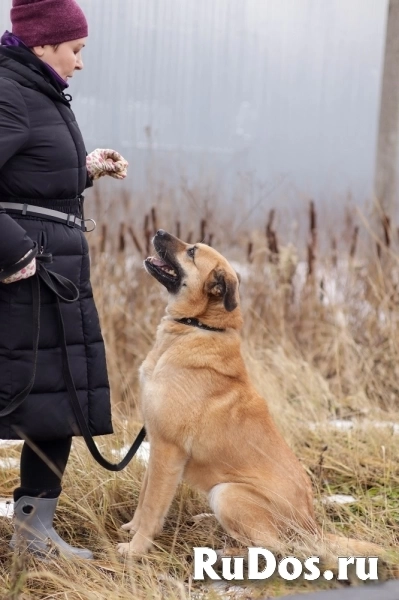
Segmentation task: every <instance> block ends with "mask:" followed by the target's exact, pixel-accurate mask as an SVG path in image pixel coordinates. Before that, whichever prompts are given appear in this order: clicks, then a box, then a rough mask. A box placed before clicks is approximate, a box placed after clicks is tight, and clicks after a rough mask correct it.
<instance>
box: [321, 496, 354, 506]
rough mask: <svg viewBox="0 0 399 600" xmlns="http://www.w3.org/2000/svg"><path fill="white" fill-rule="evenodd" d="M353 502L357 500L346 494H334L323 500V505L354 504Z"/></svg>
mask: <svg viewBox="0 0 399 600" xmlns="http://www.w3.org/2000/svg"><path fill="white" fill-rule="evenodd" d="M353 502H356V498H354V497H353V496H347V495H345V494H332V495H331V496H325V497H324V498H322V503H323V504H352V503H353Z"/></svg>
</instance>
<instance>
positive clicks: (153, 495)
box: [118, 440, 186, 555]
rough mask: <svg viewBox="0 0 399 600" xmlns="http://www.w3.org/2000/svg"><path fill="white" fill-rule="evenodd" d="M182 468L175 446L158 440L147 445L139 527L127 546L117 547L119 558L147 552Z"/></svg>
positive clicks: (180, 454) (183, 459) (183, 457)
mask: <svg viewBox="0 0 399 600" xmlns="http://www.w3.org/2000/svg"><path fill="white" fill-rule="evenodd" d="M185 464H186V455H185V453H184V452H183V451H182V450H181V449H180V448H178V447H177V446H175V445H172V444H168V443H165V442H162V441H159V440H157V441H156V442H155V441H154V442H153V443H152V444H151V451H150V459H149V462H148V468H147V472H148V478H147V485H146V488H145V493H144V497H143V500H142V505H141V507H140V513H139V515H140V517H139V518H140V523H139V527H138V529H137V531H136V533H135V535H134V536H133V539H132V541H131V542H130V543H128V544H126V543H124V544H118V552H119V553H120V554H130V555H133V554H145V553H146V552H147V551H148V550H149V549H150V548H151V546H152V543H153V540H154V537H155V536H156V535H157V534H158V533H160V532H161V531H162V527H163V523H164V519H165V517H166V515H167V513H168V510H169V507H170V505H171V503H172V500H173V497H174V495H175V493H176V489H177V486H178V484H179V483H180V480H181V478H182V475H183V472H184V468H185ZM133 520H134V519H133Z"/></svg>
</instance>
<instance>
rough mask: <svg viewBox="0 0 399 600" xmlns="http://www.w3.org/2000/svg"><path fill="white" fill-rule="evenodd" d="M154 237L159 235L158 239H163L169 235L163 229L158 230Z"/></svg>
mask: <svg viewBox="0 0 399 600" xmlns="http://www.w3.org/2000/svg"><path fill="white" fill-rule="evenodd" d="M155 235H159V237H165V236H167V235H169V234H168V233H167V231H165V230H164V229H158V231H157V232H156V234H155Z"/></svg>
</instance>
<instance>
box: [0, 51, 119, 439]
mask: <svg viewBox="0 0 399 600" xmlns="http://www.w3.org/2000/svg"><path fill="white" fill-rule="evenodd" d="M88 183H89V182H88V178H87V171H86V150H85V147H84V143H83V140H82V136H81V133H80V131H79V128H78V125H77V123H76V120H75V117H74V114H73V112H72V110H71V109H70V106H69V102H68V101H67V99H66V98H65V97H64V96H63V95H62V93H61V90H60V88H59V87H58V84H57V81H56V80H55V79H54V78H53V77H52V75H51V74H50V73H49V72H48V70H47V69H46V67H45V65H44V64H43V63H42V62H41V61H40V59H38V58H36V57H35V56H34V55H33V53H31V52H30V51H28V50H25V49H23V48H6V47H3V46H0V269H5V268H8V267H10V266H12V265H13V264H15V263H16V262H18V261H19V260H20V259H21V258H22V257H23V256H24V255H25V254H26V253H27V252H28V251H29V250H30V249H31V248H32V247H33V246H34V243H37V244H38V246H39V248H40V249H41V251H43V252H44V253H50V254H52V256H53V262H52V263H51V264H50V265H48V267H47V268H48V269H49V270H53V271H55V272H57V273H59V274H60V275H63V276H64V277H67V278H68V279H70V280H71V281H73V283H74V284H75V285H76V286H77V288H78V289H79V292H80V297H79V300H78V301H76V302H74V303H71V304H67V303H64V302H62V303H61V310H62V315H63V318H64V322H65V329H66V339H67V345H68V355H69V361H70V365H71V373H72V376H73V379H74V383H75V387H76V389H77V394H78V398H79V402H80V403H81V406H82V409H83V412H84V414H85V416H86V419H87V422H88V424H89V427H90V430H91V433H92V434H93V435H100V434H107V433H112V424H111V409H110V391H109V384H108V378H107V369H106V361H105V352H104V343H103V339H102V335H101V330H100V325H99V320H98V314H97V310H96V307H95V304H94V301H93V295H92V289H91V285H90V279H89V278H90V263H89V255H88V245H87V241H86V238H85V235H84V234H83V232H82V231H81V230H80V229H78V228H72V227H68V226H67V225H63V224H61V223H56V222H52V221H49V220H44V219H39V218H35V217H22V216H21V217H20V216H13V217H11V216H10V215H9V214H6V213H5V212H4V211H2V210H1V201H3V202H4V201H9V202H21V201H24V202H27V203H33V204H36V205H40V206H44V207H46V206H47V207H50V206H51V208H53V209H55V208H56V209H57V210H60V211H62V212H74V211H76V207H75V205H76V202H72V200H71V199H73V198H76V197H77V196H79V195H80V194H81V193H82V192H83V191H84V189H85V187H87V184H88ZM41 294H42V306H41V332H40V340H39V353H38V361H37V373H36V379H35V384H34V387H33V390H32V392H31V394H30V395H29V396H28V397H27V399H26V400H25V401H24V403H23V404H22V405H21V406H20V407H19V408H18V409H17V410H16V411H15V412H14V413H13V414H12V415H10V416H8V417H3V418H0V438H2V439H18V438H19V437H24V436H28V437H29V438H30V439H32V440H38V441H39V440H52V439H59V438H65V437H69V436H71V435H76V434H79V433H80V432H79V428H78V427H77V425H76V419H75V416H74V414H73V411H72V409H71V405H70V401H69V398H68V394H67V392H66V387H65V383H64V380H63V376H62V359H61V351H60V347H59V344H60V337H59V328H58V324H57V312H56V304H55V298H54V295H53V294H52V293H51V292H50V291H49V290H48V289H47V288H46V287H45V286H43V285H42V286H41ZM32 330H33V327H32V288H31V282H30V281H29V279H26V280H22V281H19V282H16V283H12V284H3V283H0V410H1V409H3V408H4V407H6V406H7V403H8V402H9V401H10V399H11V398H13V397H14V396H15V395H16V394H17V393H18V392H20V391H21V390H22V389H23V388H24V387H25V386H26V385H27V384H28V382H29V380H30V378H31V374H32V369H33V363H32V359H33V353H32ZM18 431H20V432H22V436H20V435H19V434H18V433H17V432H18Z"/></svg>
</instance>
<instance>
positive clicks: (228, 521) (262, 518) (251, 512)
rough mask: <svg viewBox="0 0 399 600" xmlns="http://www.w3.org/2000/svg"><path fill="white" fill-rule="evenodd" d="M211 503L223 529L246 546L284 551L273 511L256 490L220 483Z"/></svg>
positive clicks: (245, 485) (239, 484)
mask: <svg viewBox="0 0 399 600" xmlns="http://www.w3.org/2000/svg"><path fill="white" fill-rule="evenodd" d="M208 500H209V504H210V505H211V507H212V509H213V511H214V513H215V515H216V518H217V519H218V521H219V523H220V524H221V525H222V527H223V528H224V529H225V530H226V532H227V533H228V534H229V535H230V536H231V537H233V538H235V539H236V540H238V541H239V542H241V543H242V544H244V546H262V547H264V548H268V549H270V550H274V551H276V552H277V551H279V550H280V549H281V541H280V539H279V533H278V528H277V525H276V520H275V518H274V516H273V511H272V509H271V507H270V506H269V505H268V502H267V501H266V500H265V499H264V498H262V496H261V495H260V494H259V493H257V492H256V490H255V488H253V486H251V485H247V484H241V483H220V484H218V485H215V486H214V487H213V488H212V490H211V491H210V493H209V495H208Z"/></svg>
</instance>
